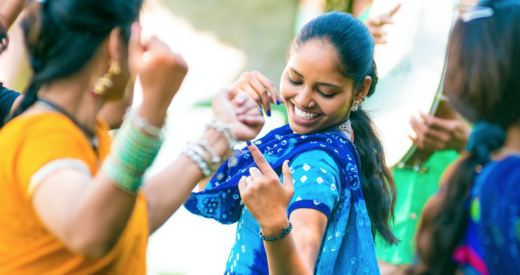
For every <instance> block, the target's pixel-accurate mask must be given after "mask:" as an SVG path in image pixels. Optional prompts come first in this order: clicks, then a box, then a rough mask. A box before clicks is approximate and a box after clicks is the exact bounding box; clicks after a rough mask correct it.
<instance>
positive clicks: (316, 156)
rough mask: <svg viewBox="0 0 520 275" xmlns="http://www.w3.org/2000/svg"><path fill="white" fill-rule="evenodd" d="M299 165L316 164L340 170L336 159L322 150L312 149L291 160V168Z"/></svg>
mask: <svg viewBox="0 0 520 275" xmlns="http://www.w3.org/2000/svg"><path fill="white" fill-rule="evenodd" d="M299 163H307V164H310V163H314V164H319V163H323V164H327V165H328V166H330V167H333V168H336V169H338V165H337V164H336V161H335V160H334V158H333V157H332V156H331V155H329V153H327V152H326V151H323V150H320V149H312V150H308V151H305V152H303V153H301V154H298V155H296V156H295V157H294V158H293V159H292V160H291V166H292V165H295V164H299Z"/></svg>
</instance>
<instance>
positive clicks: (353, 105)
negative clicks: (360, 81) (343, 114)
mask: <svg viewBox="0 0 520 275" xmlns="http://www.w3.org/2000/svg"><path fill="white" fill-rule="evenodd" d="M358 106H359V102H357V101H354V102H353V103H352V112H355V111H357V110H358Z"/></svg>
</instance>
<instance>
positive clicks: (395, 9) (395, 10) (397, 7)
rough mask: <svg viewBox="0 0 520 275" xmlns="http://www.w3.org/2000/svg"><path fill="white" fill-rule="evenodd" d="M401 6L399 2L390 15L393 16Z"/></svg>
mask: <svg viewBox="0 0 520 275" xmlns="http://www.w3.org/2000/svg"><path fill="white" fill-rule="evenodd" d="M400 8H401V4H400V3H399V4H398V5H397V6H396V7H395V8H393V9H392V10H391V11H390V16H393V15H394V14H395V13H396V12H397V11H398V10H399V9H400Z"/></svg>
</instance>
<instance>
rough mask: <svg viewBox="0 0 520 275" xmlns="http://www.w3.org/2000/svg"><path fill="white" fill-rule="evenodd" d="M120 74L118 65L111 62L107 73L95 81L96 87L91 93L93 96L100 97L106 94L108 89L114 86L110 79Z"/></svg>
mask: <svg viewBox="0 0 520 275" xmlns="http://www.w3.org/2000/svg"><path fill="white" fill-rule="evenodd" d="M120 73H121V67H120V66H119V63H117V62H113V63H112V64H111V65H110V68H109V69H108V72H107V73H106V74H105V75H103V77H100V78H98V79H97V82H96V85H95V86H94V89H93V90H92V91H91V94H92V95H93V96H98V95H102V94H104V93H105V92H106V90H107V89H108V88H112V86H114V81H112V77H114V76H117V75H119V74H120Z"/></svg>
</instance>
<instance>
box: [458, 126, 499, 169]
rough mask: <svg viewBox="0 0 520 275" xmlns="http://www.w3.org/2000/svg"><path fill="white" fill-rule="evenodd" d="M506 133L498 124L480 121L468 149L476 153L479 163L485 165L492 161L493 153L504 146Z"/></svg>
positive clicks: (472, 134) (467, 146) (474, 129)
mask: <svg viewBox="0 0 520 275" xmlns="http://www.w3.org/2000/svg"><path fill="white" fill-rule="evenodd" d="M505 140H506V131H505V130H504V128H503V127H502V126H500V125H498V124H495V123H491V122H487V121H480V122H477V123H475V126H474V128H473V132H472V133H471V136H470V138H469V141H468V144H467V145H466V149H467V150H468V152H474V153H475V154H476V156H477V157H478V159H479V163H480V164H482V165H484V164H486V163H487V162H489V160H490V159H491V152H492V151H494V150H496V149H499V148H500V147H502V145H504V142H505Z"/></svg>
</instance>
